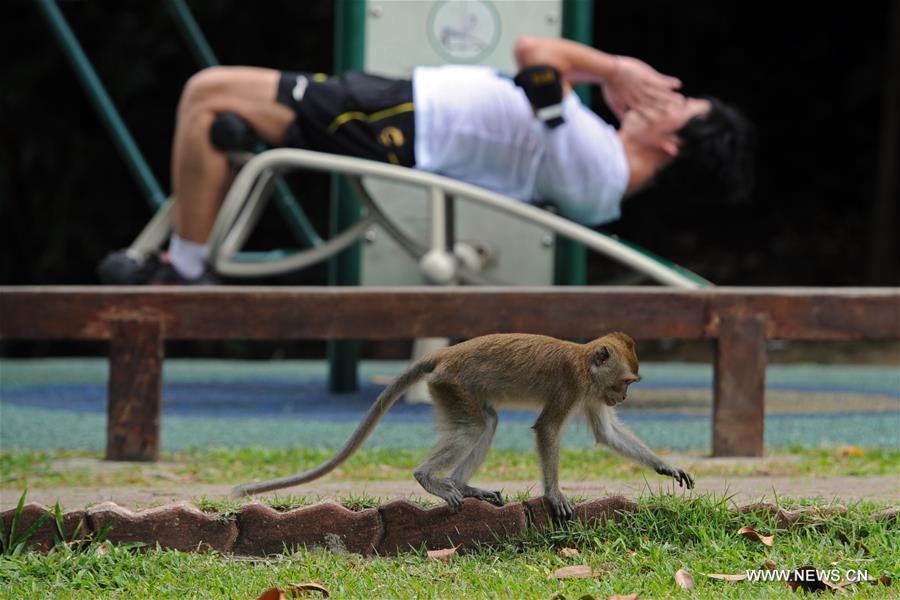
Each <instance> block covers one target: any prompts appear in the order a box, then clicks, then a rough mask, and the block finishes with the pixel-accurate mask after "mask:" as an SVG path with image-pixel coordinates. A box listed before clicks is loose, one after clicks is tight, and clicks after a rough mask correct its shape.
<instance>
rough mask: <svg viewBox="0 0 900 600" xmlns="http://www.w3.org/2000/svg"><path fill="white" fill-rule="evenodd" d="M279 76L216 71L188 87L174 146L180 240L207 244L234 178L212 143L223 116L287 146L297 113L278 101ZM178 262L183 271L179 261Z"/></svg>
mask: <svg viewBox="0 0 900 600" xmlns="http://www.w3.org/2000/svg"><path fill="white" fill-rule="evenodd" d="M279 77H280V73H279V72H278V71H275V70H272V69H261V68H254V67H212V68H209V69H205V70H203V71H200V72H199V73H197V74H196V75H194V76H193V77H191V79H190V80H189V81H188V82H187V84H186V85H185V87H184V91H183V92H182V95H181V100H180V101H179V104H178V111H177V114H176V120H175V138H174V142H173V147H172V189H173V192H174V195H175V205H174V206H175V236H177V238H180V240H178V241H179V242H180V241H185V242H188V244H187V245H188V246H190V245H191V243H193V244H195V245H196V244H199V245H204V244H206V241H207V238H208V237H209V234H210V231H211V230H212V226H213V223H214V221H215V218H216V214H217V213H218V210H219V205H220V204H221V202H222V199H223V197H224V195H225V192H226V191H227V187H228V185H229V183H230V180H231V171H230V168H229V165H228V161H227V158H226V156H225V154H224V153H223V152H221V151H220V150H218V149H217V148H215V147H214V146H213V145H212V143H211V142H210V137H209V131H210V126H211V125H212V122H213V120H214V119H215V117H216V115H217V114H218V113H221V112H234V113H237V114H238V115H240V116H241V117H243V118H244V119H245V120H247V121H248V122H249V123H250V125H251V126H252V127H253V129H254V130H255V131H256V132H257V133H258V134H259V135H260V136H261V137H262V138H263V139H264V140H266V142H268V143H270V144H278V143H280V142H281V140H282V138H283V137H284V133H285V131H286V129H287V127H288V125H290V124H291V122H293V120H294V118H295V113H294V111H293V110H291V109H290V108H288V107H287V106H284V105H283V104H279V103H278V102H277V101H276V98H275V96H276V92H277V86H278V79H279ZM173 258H174V257H173ZM173 262H175V266H176V269H178V270H179V271H181V270H182V269H180V268H179V264H178V263H177V261H173ZM188 270H189V271H190V270H192V269H188ZM186 275H187V276H194V274H193V273H187V274H186Z"/></svg>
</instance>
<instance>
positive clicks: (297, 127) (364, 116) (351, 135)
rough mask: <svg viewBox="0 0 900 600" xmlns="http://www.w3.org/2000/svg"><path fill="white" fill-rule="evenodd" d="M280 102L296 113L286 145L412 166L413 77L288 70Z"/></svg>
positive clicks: (280, 87) (413, 122)
mask: <svg viewBox="0 0 900 600" xmlns="http://www.w3.org/2000/svg"><path fill="white" fill-rule="evenodd" d="M276 98H277V100H278V102H280V103H281V104H284V105H286V106H289V107H290V108H292V109H294V111H295V112H296V113H297V119H296V120H295V121H294V122H293V123H292V124H291V126H290V127H289V128H288V131H287V132H286V133H285V136H284V140H283V145H285V146H291V147H294V148H304V149H307V150H316V151H319V152H330V153H333V154H346V155H349V156H357V157H360V158H368V159H370V160H378V161H382V162H388V163H393V164H396V165H403V166H405V167H412V166H413V165H415V163H416V159H415V153H414V151H413V140H414V138H415V115H414V111H413V108H414V107H413V92H412V82H411V81H409V80H404V79H387V78H384V77H378V76H376V75H369V74H368V73H363V72H359V71H352V72H350V73H347V74H345V75H341V76H339V77H326V76H325V75H322V74H312V73H292V72H287V71H285V72H283V73H282V74H281V78H280V80H279V82H278V92H277V96H276Z"/></svg>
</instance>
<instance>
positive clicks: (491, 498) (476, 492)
mask: <svg viewBox="0 0 900 600" xmlns="http://www.w3.org/2000/svg"><path fill="white" fill-rule="evenodd" d="M459 489H460V491H461V492H462V495H463V498H478V499H479V500H484V501H485V502H490V503H491V504H493V505H494V506H503V505H504V504H505V502H504V501H503V493H502V492H499V491H491V490H483V489H481V488H477V487H472V486H468V485H463V486H461V487H460V488H459Z"/></svg>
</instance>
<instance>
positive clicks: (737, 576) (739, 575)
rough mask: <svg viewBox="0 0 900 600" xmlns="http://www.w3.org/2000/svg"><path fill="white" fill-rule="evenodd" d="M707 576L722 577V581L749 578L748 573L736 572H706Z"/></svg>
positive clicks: (712, 577) (711, 577)
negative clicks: (730, 573)
mask: <svg viewBox="0 0 900 600" xmlns="http://www.w3.org/2000/svg"><path fill="white" fill-rule="evenodd" d="M706 576H707V577H709V578H710V579H721V580H722V581H744V580H745V579H747V574H746V573H735V574H734V575H729V574H726V573H706Z"/></svg>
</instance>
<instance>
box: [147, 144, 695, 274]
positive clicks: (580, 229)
mask: <svg viewBox="0 0 900 600" xmlns="http://www.w3.org/2000/svg"><path fill="white" fill-rule="evenodd" d="M246 156H247V155H244V156H242V157H241V158H246ZM294 169H307V170H314V171H326V172H332V173H341V174H343V175H346V176H347V177H348V178H349V180H350V182H351V184H352V186H353V188H354V191H355V193H356V194H357V195H358V196H359V199H360V201H361V202H362V204H363V207H364V214H363V216H362V218H361V219H360V220H359V221H357V222H356V223H355V224H353V225H351V226H350V227H348V228H347V229H345V230H344V231H342V232H340V233H338V234H337V235H335V236H334V237H332V238H331V239H330V240H327V241H325V242H323V243H322V244H320V245H318V246H316V247H313V248H309V249H304V250H298V251H296V252H293V253H289V254H287V255H284V256H277V257H267V258H266V259H265V260H247V259H246V258H243V257H241V256H240V255H239V251H240V250H241V248H242V247H243V245H244V243H245V242H246V241H247V238H248V237H249V236H250V234H251V232H252V231H253V228H254V226H255V225H256V223H257V222H258V220H259V218H260V216H261V215H262V212H263V209H264V208H265V206H266V203H267V201H268V198H269V197H270V194H269V192H270V191H271V187H272V185H273V184H274V182H275V180H276V179H277V177H278V176H279V175H281V174H283V173H285V172H287V171H290V170H294ZM363 177H373V178H379V179H383V180H388V181H394V182H398V183H402V184H406V185H413V186H417V187H420V188H424V189H425V190H426V191H427V193H428V201H429V202H430V203H431V208H432V210H431V211H430V215H429V219H430V222H431V227H430V230H431V235H430V240H429V242H428V244H427V245H426V244H423V243H421V242H419V241H418V240H415V239H413V238H412V237H410V236H409V235H407V234H406V233H405V232H404V231H403V230H402V229H401V228H400V227H399V226H398V225H397V224H396V223H395V222H394V221H393V220H392V219H391V218H390V217H389V216H388V215H386V214H385V213H384V212H383V211H382V210H381V209H380V208H379V207H378V205H377V203H376V202H375V201H374V199H373V198H372V196H371V195H370V194H369V192H368V191H367V190H366V187H365V184H364V183H363V181H362V178H363ZM455 199H463V200H466V201H470V202H475V203H477V204H480V205H482V206H487V207H489V208H491V209H494V210H497V211H500V212H503V213H506V214H508V215H511V216H513V217H517V218H520V219H524V220H526V221H529V222H531V223H535V224H538V225H540V226H543V227H546V228H547V229H549V230H551V231H553V232H554V233H556V234H558V235H562V236H564V237H566V238H568V239H571V240H574V241H576V242H579V243H581V244H583V245H584V246H586V247H588V248H590V249H591V250H593V251H595V252H598V253H600V254H602V255H604V256H606V257H608V258H610V259H612V260H614V261H617V262H619V263H622V264H623V265H625V266H627V267H630V268H631V269H634V270H635V271H637V272H639V273H641V274H643V275H645V276H647V277H649V278H650V279H652V280H654V281H656V282H658V283H660V284H663V285H667V286H672V287H676V288H681V289H697V288H702V287H708V286H711V285H712V284H711V283H710V282H708V281H706V280H704V279H703V278H701V277H700V276H698V275H696V274H694V273H691V272H689V271H686V270H684V269H681V268H680V267H679V268H673V267H671V266H669V265H667V264H664V263H663V262H661V261H659V260H657V259H656V258H653V257H652V256H648V255H647V254H646V253H644V252H641V251H640V250H636V249H635V248H633V247H631V246H629V245H628V244H626V243H623V242H621V241H619V240H616V239H614V238H612V237H610V236H608V235H605V234H603V233H600V232H597V231H594V230H592V229H589V228H587V227H584V226H582V225H579V224H577V223H574V222H572V221H569V220H567V219H564V218H562V217H559V216H556V215H554V214H551V213H549V212H547V211H545V210H542V209H540V208H537V207H535V206H532V205H530V204H527V203H524V202H520V201H517V200H514V199H512V198H509V197H507V196H503V195H502V194H498V193H495V192H491V191H488V190H485V189H483V188H480V187H478V186H475V185H471V184H468V183H464V182H462V181H459V180H456V179H450V178H448V177H443V176H441V175H435V174H433V173H427V172H424V171H419V170H416V169H410V168H406V167H400V166H396V165H390V164H385V163H380V162H376V161H371V160H366V159H361V158H354V157H349V156H339V155H334V154H326V153H322V152H313V151H311V150H299V149H294V148H277V149H273V150H268V151H266V152H263V153H262V154H258V155H255V156H252V157H251V158H249V160H247V161H246V163H245V164H244V165H243V166H242V167H241V169H240V171H239V172H238V174H237V176H236V177H235V179H234V182H233V183H232V185H231V188H230V189H229V191H228V193H227V195H226V197H225V200H224V202H223V203H222V207H221V209H220V211H219V214H218V216H217V218H216V221H215V224H214V225H213V230H212V233H211V235H210V239H209V244H210V262H211V263H212V265H213V267H214V269H215V270H216V272H218V273H221V274H223V275H226V276H229V277H238V278H240V277H261V276H267V275H275V274H280V273H285V272H290V271H293V270H297V269H301V268H304V267H308V266H310V265H313V264H315V263H318V262H320V261H323V260H327V259H329V258H331V257H333V256H334V255H336V254H337V253H339V252H341V251H342V250H344V249H346V248H347V247H348V246H350V245H351V244H353V243H354V242H355V241H357V240H358V239H360V238H361V237H362V236H363V235H365V232H366V230H367V229H369V228H370V227H372V226H373V225H376V224H377V225H379V226H381V227H382V228H384V229H385V231H386V232H387V233H388V234H389V235H390V236H391V237H392V238H393V239H394V240H396V241H397V243H398V244H399V245H400V246H401V247H403V248H404V249H405V250H406V251H407V252H408V253H409V254H410V255H411V256H412V257H413V258H414V259H415V260H417V261H419V260H421V259H422V258H423V257H424V256H425V255H426V254H428V253H429V252H434V253H443V254H448V255H450V256H452V248H453V245H454V242H455V240H454V239H452V226H451V224H450V223H449V222H448V219H447V215H448V206H449V205H450V204H452V203H453V202H454V201H455ZM171 202H172V199H171V198H170V199H169V200H168V201H167V202H166V203H165V204H164V205H163V206H162V207H161V208H160V210H159V211H158V212H157V214H156V215H155V216H154V218H153V220H152V221H151V222H150V223H149V224H148V225H147V227H146V228H145V229H144V231H143V232H142V233H141V235H140V236H138V238H137V239H136V240H135V242H134V244H132V246H131V248H130V251H131V252H133V253H137V254H140V253H142V252H147V251H150V250H155V249H156V248H158V247H159V246H160V245H161V244H162V243H163V242H164V240H165V239H166V236H167V235H168V232H169V227H170V221H171V218H170V212H171ZM456 269H457V275H458V277H459V278H460V279H461V280H463V281H465V282H467V283H472V284H481V285H502V284H503V283H505V282H501V281H497V280H495V279H492V278H490V277H487V276H485V275H483V274H481V273H477V272H474V271H472V270H469V269H467V268H466V267H465V266H463V265H461V264H459V262H458V261H456Z"/></svg>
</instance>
